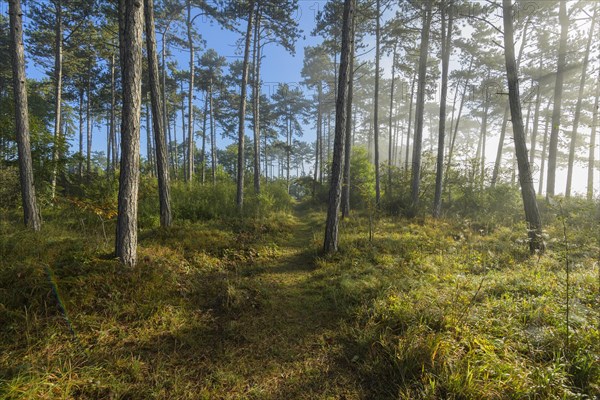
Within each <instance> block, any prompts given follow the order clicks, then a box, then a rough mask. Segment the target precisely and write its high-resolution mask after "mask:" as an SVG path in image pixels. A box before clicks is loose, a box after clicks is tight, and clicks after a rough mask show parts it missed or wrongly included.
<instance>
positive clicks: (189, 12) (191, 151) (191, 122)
mask: <svg viewBox="0 0 600 400" xmlns="http://www.w3.org/2000/svg"><path fill="white" fill-rule="evenodd" d="M187 35H188V49H189V51H190V83H189V86H190V87H189V91H188V113H189V114H188V142H189V143H188V166H187V170H188V174H187V178H188V182H190V183H192V181H193V178H194V153H195V152H196V146H195V143H194V41H193V37H192V2H191V0H188V3H187Z"/></svg>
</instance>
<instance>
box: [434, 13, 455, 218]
mask: <svg viewBox="0 0 600 400" xmlns="http://www.w3.org/2000/svg"><path fill="white" fill-rule="evenodd" d="M441 7H442V16H441V18H442V93H441V98H440V121H439V133H438V152H437V168H436V176H435V196H434V200H433V217H434V218H439V217H440V214H441V212H442V181H443V175H444V140H445V138H446V98H447V96H448V70H449V69H450V46H451V44H452V22H453V14H452V6H451V5H449V4H448V3H447V2H445V1H444V2H443V3H442V5H441ZM447 13H448V21H447V23H448V27H447V29H448V30H447V31H446V14H447Z"/></svg>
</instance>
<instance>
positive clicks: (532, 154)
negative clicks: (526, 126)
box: [529, 55, 543, 165]
mask: <svg viewBox="0 0 600 400" xmlns="http://www.w3.org/2000/svg"><path fill="white" fill-rule="evenodd" d="M542 62H543V58H542V56H541V55H540V65H539V67H538V71H539V73H541V72H542V68H543V64H542ZM541 104H542V91H541V88H540V82H538V84H537V88H536V94H535V111H534V112H533V128H532V129H531V152H530V153H529V165H534V164H535V147H536V144H537V134H538V132H537V131H538V127H539V119H540V106H541Z"/></svg>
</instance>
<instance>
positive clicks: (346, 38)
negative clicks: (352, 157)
mask: <svg viewBox="0 0 600 400" xmlns="http://www.w3.org/2000/svg"><path fill="white" fill-rule="evenodd" d="M343 18H344V19H343V28H342V52H341V55H340V73H339V81H338V91H337V92H338V93H337V98H336V104H335V111H336V113H335V119H336V121H335V139H334V151H333V163H332V166H331V179H330V188H329V204H328V206H327V222H326V225H325V240H324V243H323V250H324V251H325V252H326V253H332V252H336V251H337V250H338V231H339V212H340V202H341V191H342V175H343V171H342V168H343V164H344V160H343V158H344V142H345V140H346V132H345V130H346V118H347V110H348V108H347V101H348V92H347V86H348V77H349V69H350V68H349V64H350V49H351V48H352V42H353V41H354V38H353V37H352V28H351V25H352V22H351V21H352V19H353V18H354V0H345V1H344V17H343Z"/></svg>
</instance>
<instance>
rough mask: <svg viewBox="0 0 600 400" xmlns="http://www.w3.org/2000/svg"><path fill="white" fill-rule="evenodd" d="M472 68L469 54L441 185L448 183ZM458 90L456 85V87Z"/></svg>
mask: <svg viewBox="0 0 600 400" xmlns="http://www.w3.org/2000/svg"><path fill="white" fill-rule="evenodd" d="M472 68H473V56H471V61H469V68H468V69H467V79H465V87H464V89H463V92H462V95H461V97H460V105H459V106H458V115H457V116H456V123H455V124H454V127H452V123H451V124H450V129H452V128H454V132H453V133H452V138H451V139H450V148H449V149H448V164H447V165H446V174H445V176H444V184H443V186H447V185H448V178H449V176H450V167H451V166H452V156H453V155H454V144H455V143H456V137H457V136H458V127H459V126H460V118H461V117H462V110H463V106H464V105H465V98H466V97H467V90H468V89H469V82H470V81H471V69H472ZM456 90H457V91H458V86H457V88H456ZM452 114H453V115H452V117H453V118H454V110H452Z"/></svg>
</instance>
